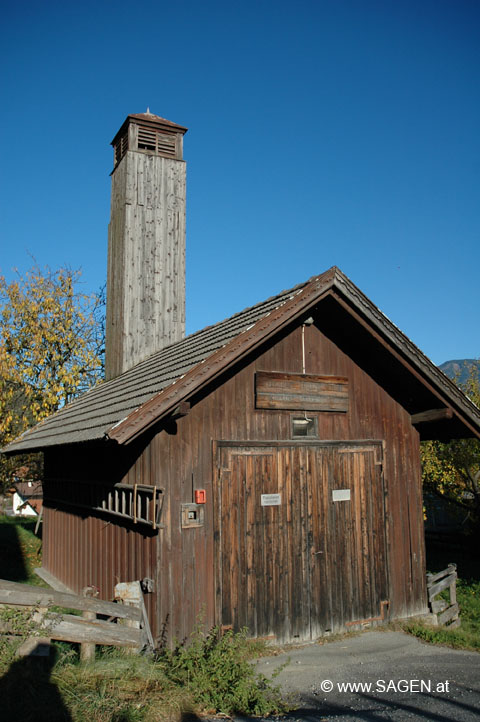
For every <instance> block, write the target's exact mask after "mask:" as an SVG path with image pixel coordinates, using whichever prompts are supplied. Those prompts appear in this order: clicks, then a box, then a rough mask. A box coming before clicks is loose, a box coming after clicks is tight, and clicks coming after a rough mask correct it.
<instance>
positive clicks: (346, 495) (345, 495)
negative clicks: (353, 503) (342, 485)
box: [332, 489, 350, 501]
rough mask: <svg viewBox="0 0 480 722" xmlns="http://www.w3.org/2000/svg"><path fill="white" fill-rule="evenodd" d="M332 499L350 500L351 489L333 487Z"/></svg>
mask: <svg viewBox="0 0 480 722" xmlns="http://www.w3.org/2000/svg"><path fill="white" fill-rule="evenodd" d="M332 501H350V489H332Z"/></svg>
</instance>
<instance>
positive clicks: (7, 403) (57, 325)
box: [0, 265, 105, 484]
mask: <svg viewBox="0 0 480 722" xmlns="http://www.w3.org/2000/svg"><path fill="white" fill-rule="evenodd" d="M80 275H81V274H80V271H79V270H71V269H69V268H67V267H62V268H60V269H58V270H51V269H50V268H48V267H47V268H45V269H41V268H40V267H39V266H38V265H35V266H34V267H33V268H32V269H31V270H30V271H28V272H27V273H26V274H25V275H24V276H23V277H22V276H20V275H18V278H17V279H15V280H14V281H12V282H11V283H7V281H6V280H5V278H4V277H3V276H0V444H1V446H2V447H3V446H5V445H6V444H7V443H8V442H9V441H11V440H12V439H14V438H16V437H17V436H19V435H20V434H21V433H22V432H23V431H25V430H26V429H27V428H29V427H30V426H32V425H33V424H35V423H36V422H38V421H41V420H42V419H44V418H45V417H47V416H49V415H50V414H52V413H53V412H54V411H56V410H57V409H59V408H61V407H62V406H63V405H64V404H66V403H68V402H69V401H71V400H72V399H74V398H75V397H76V396H78V395H79V394H80V393H82V392H83V391H85V390H86V389H87V388H89V387H90V386H92V385H93V384H95V383H96V382H97V381H98V380H100V379H101V378H102V377H103V354H104V321H103V318H104V313H103V311H104V305H105V301H104V291H103V289H102V290H101V291H100V292H99V293H96V294H86V293H83V292H81V291H79V290H78V282H79V278H80ZM24 463H25V460H24V459H18V461H17V465H19V464H20V465H23V464H24ZM12 468H13V466H12V462H11V461H10V462H9V460H8V459H6V458H5V457H4V456H2V462H1V466H0V482H2V483H3V484H5V483H11V478H10V475H11V473H12ZM37 470H38V469H37Z"/></svg>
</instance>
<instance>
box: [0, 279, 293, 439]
mask: <svg viewBox="0 0 480 722" xmlns="http://www.w3.org/2000/svg"><path fill="white" fill-rule="evenodd" d="M304 285H305V284H301V285H299V286H296V287H295V288H293V289H290V290H289V291H284V292H282V293H280V294H278V295H277V296H274V297H272V298H269V299H267V300H266V301H264V302H263V303H259V304H257V305H255V306H252V307H250V308H247V309H245V310H244V311H241V312H240V313H237V314H235V315H234V316H232V317H230V318H228V319H226V320H224V321H221V322H219V323H217V324H215V325H213V326H208V327H207V328H204V329H202V330H201V331H197V332H196V333H194V334H191V335H190V336H187V337H186V338H184V339H183V340H182V341H179V342H177V343H175V344H173V345H171V346H168V347H166V348H164V349H162V350H161V351H159V352H157V353H155V354H153V355H152V356H150V357H149V358H148V359H146V360H145V361H142V362H141V363H139V364H137V365H136V366H134V367H133V368H131V369H129V370H128V371H126V372H125V373H123V374H121V375H120V376H117V377H116V378H114V379H111V380H110V381H106V382H103V383H101V384H98V385H97V386H95V387H94V388H92V389H90V390H89V391H87V392H86V393H84V394H83V395H82V396H80V397H79V398H78V399H76V400H75V401H73V402H72V403H70V404H68V406H66V407H65V408H63V409H60V410H59V411H57V413H55V414H53V415H52V416H49V417H48V418H47V419H45V420H44V421H42V422H41V423H39V424H37V425H36V426H34V427H33V428H32V429H29V430H28V431H26V432H25V433H24V434H23V435H22V436H20V437H19V438H18V439H16V440H15V441H13V442H12V443H11V444H9V446H8V447H7V448H6V449H5V451H8V452H9V453H10V452H18V453H20V452H23V451H32V450H35V449H41V448H45V447H48V446H55V445H57V444H70V443H77V442H82V441H94V440H99V439H103V438H104V437H105V436H106V435H108V431H109V430H110V429H112V428H115V427H116V426H118V424H119V423H120V422H122V420H124V419H125V418H127V417H128V416H129V415H130V414H131V413H132V412H134V411H135V410H136V409H138V408H140V407H141V406H142V405H143V404H145V402H147V401H149V400H150V399H152V397H155V396H156V395H158V394H159V393H160V392H161V391H162V390H163V389H165V388H167V387H170V386H172V385H173V384H175V383H176V382H177V381H178V380H179V379H181V378H182V377H183V376H185V374H186V373H187V372H188V371H190V370H191V369H192V368H195V367H196V366H198V365H199V364H201V363H203V362H204V361H205V360H206V359H208V357H209V356H211V355H212V354H213V353H214V352H215V351H217V350H218V349H221V348H223V347H224V346H225V345H226V344H228V343H229V342H230V341H231V340H232V339H235V338H237V337H238V336H239V334H241V333H242V332H244V331H245V330H246V329H248V328H250V327H251V326H252V325H254V324H255V323H257V321H258V320H259V319H262V318H264V317H265V316H267V315H268V314H269V313H271V311H272V310H274V309H277V308H279V307H280V306H282V305H283V304H284V303H286V301H288V300H289V299H291V298H293V296H294V295H295V294H297V293H298V292H299V291H300V290H301V289H302V288H303V286H304Z"/></svg>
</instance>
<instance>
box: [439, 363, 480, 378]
mask: <svg viewBox="0 0 480 722" xmlns="http://www.w3.org/2000/svg"><path fill="white" fill-rule="evenodd" d="M438 368H439V369H440V370H441V371H443V373H444V374H446V375H447V376H448V377H449V378H451V379H453V381H455V382H456V383H457V384H463V383H465V382H466V381H467V379H468V376H469V374H470V370H471V369H472V368H474V369H476V370H477V374H478V378H479V380H480V360H479V359H475V358H461V359H455V360H454V361H445V362H444V363H443V364H440V366H439V367H438Z"/></svg>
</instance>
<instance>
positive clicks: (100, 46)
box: [0, 0, 480, 363]
mask: <svg viewBox="0 0 480 722" xmlns="http://www.w3.org/2000/svg"><path fill="white" fill-rule="evenodd" d="M0 47H1V50H0V53H1V54H2V56H3V57H2V58H1V60H2V63H1V64H2V73H1V84H2V85H1V97H2V101H3V102H2V112H1V114H0V122H1V128H0V131H1V138H2V143H1V146H0V147H1V157H0V163H1V170H0V176H1V177H0V204H1V225H0V247H1V255H0V268H1V270H2V272H3V273H4V274H5V275H6V276H7V278H11V277H12V276H13V270H12V269H13V268H14V267H16V268H17V269H18V270H19V271H20V272H24V271H25V270H26V269H27V268H28V267H30V266H31V265H32V261H31V256H34V257H35V259H36V260H37V262H38V263H39V264H40V265H42V266H43V265H45V264H49V265H50V266H51V267H52V268H56V267H59V266H61V265H69V266H71V267H73V268H78V267H81V268H82V271H83V276H82V277H83V281H84V284H85V286H84V287H85V289H86V290H92V291H93V290H96V289H97V288H98V287H99V286H100V285H101V284H102V283H103V282H104V280H105V274H106V253H107V225H108V216H109V202H110V178H109V173H110V171H111V170H112V155H113V153H112V149H111V147H110V145H109V143H110V141H111V140H112V138H113V136H114V135H115V133H116V131H117V130H118V129H119V127H120V125H121V124H122V122H123V120H124V119H125V117H126V115H127V114H128V113H138V112H144V111H145V110H146V108H147V106H149V107H150V110H151V112H153V113H156V114H158V115H161V116H163V117H165V118H168V119H170V120H172V121H174V122H177V123H179V124H181V125H186V126H187V127H188V128H189V132H188V133H187V135H186V137H185V148H184V157H185V159H186V161H187V330H188V332H191V331H194V330H197V329H198V328H201V327H203V326H205V325H207V324H209V323H213V322H215V321H218V320H220V319H222V318H225V317H226V316H229V315H231V314H232V313H234V312H236V311H239V310H241V309H242V308H245V307H246V306H248V305H251V304H253V303H256V302H257V301H261V300H263V299H264V298H266V297H267V296H270V295H272V294H274V293H277V292H279V291H280V290H282V289H284V288H289V287H291V286H293V285H295V284H296V283H299V282H300V281H303V280H305V279H306V278H309V277H310V276H312V275H315V274H317V273H320V272H322V271H323V270H325V269H327V268H329V267H330V266H332V265H337V266H339V267H340V268H341V269H342V270H343V271H344V272H345V273H346V274H347V275H348V276H349V277H350V278H351V279H352V280H353V281H354V283H356V284H357V285H358V286H359V287H360V288H361V289H362V291H363V292H364V293H366V295H367V296H368V297H369V298H370V299H371V300H372V301H373V302H374V303H375V304H377V305H378V306H379V307H380V308H381V309H382V311H384V312H385V313H386V314H387V316H388V317H389V318H390V319H391V320H392V321H394V322H395V323H396V324H397V326H399V327H400V328H401V329H402V330H403V331H404V332H405V333H406V334H407V335H408V336H409V337H410V338H411V339H412V340H413V341H414V342H415V343H416V344H417V345H418V346H419V347H420V348H421V349H422V350H423V351H424V352H425V353H426V354H427V355H428V356H429V357H430V358H431V359H432V360H433V361H434V362H435V363H441V362H443V361H446V360H448V359H453V358H464V357H466V358H473V357H478V356H480V340H479V321H478V316H479V311H480V283H479V281H478V278H479V273H478V270H479V265H480V203H479V187H480V184H479V177H480V140H479V128H480V98H479V92H480V91H479V89H480V3H478V2H477V0H471V1H470V0H451V1H448V2H447V1H444V0H432V1H430V0H421V1H419V0H417V1H416V2H410V1H409V0H402V1H400V0H397V1H396V2H390V1H389V0H385V1H383V2H381V1H380V0H357V1H354V0H317V1H313V0H298V1H297V2H295V3H290V2H283V0H278V1H277V2H273V1H269V2H263V1H262V0H258V1H256V2H254V1H252V0H244V2H235V1H234V2H225V1H224V2H216V1H214V0H204V1H203V2H193V1H192V0H184V2H182V3H178V4H174V3H171V2H170V3H163V2H159V1H157V2H148V1H146V0H139V1H137V2H135V3H133V2H130V3H129V2H125V0H119V1H117V2H102V1H101V0H98V2H91V0H85V1H84V2H82V3H81V4H78V3H71V2H65V0H63V1H62V2H50V1H49V0H44V2H41V3H40V2H28V0H27V1H26V2H24V3H21V4H16V5H14V4H13V3H9V4H8V5H5V6H4V8H3V10H2V30H1V31H0Z"/></svg>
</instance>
